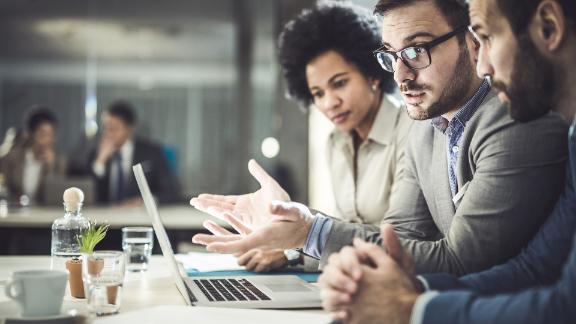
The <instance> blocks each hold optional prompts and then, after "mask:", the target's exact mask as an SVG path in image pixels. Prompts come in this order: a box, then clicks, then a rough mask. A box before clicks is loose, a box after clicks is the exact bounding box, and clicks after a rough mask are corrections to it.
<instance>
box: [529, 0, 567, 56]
mask: <svg viewBox="0 0 576 324" xmlns="http://www.w3.org/2000/svg"><path fill="white" fill-rule="evenodd" d="M566 27H567V26H566V17H565V15H564V10H562V6H560V4H559V3H558V2H557V1H553V0H545V1H542V2H541V3H540V5H538V8H537V9H536V13H535V14H534V17H533V18H532V21H531V22H530V28H529V30H530V36H531V37H532V41H533V42H534V45H535V46H536V47H537V48H538V49H539V50H541V51H542V53H551V52H555V51H556V50H558V48H560V46H561V45H562V42H563V41H564V39H565V38H566Z"/></svg>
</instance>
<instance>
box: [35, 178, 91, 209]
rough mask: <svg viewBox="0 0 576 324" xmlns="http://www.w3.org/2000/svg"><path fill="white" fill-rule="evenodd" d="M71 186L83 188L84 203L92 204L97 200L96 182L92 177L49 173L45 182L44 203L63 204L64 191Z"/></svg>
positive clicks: (50, 204)
mask: <svg viewBox="0 0 576 324" xmlns="http://www.w3.org/2000/svg"><path fill="white" fill-rule="evenodd" d="M70 187H77V188H80V189H82V192H83V193H84V205H85V206H86V205H92V204H94V202H95V200H96V199H95V198H96V197H95V196H96V194H95V184H94V180H93V179H92V178H91V177H73V178H68V177H63V176H59V175H48V176H47V177H46V180H45V183H44V204H46V205H49V206H62V193H63V192H64V190H66V189H68V188H70Z"/></svg>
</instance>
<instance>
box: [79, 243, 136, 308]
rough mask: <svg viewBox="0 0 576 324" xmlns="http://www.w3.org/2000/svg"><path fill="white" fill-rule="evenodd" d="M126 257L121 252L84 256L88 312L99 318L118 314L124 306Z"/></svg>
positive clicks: (96, 253) (83, 274) (97, 252)
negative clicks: (123, 285) (122, 305)
mask: <svg viewBox="0 0 576 324" xmlns="http://www.w3.org/2000/svg"><path fill="white" fill-rule="evenodd" d="M125 259H126V258H125V256H124V253H122V252H120V251H96V252H93V253H85V254H83V255H82V279H83V281H84V287H85V289H86V290H87V291H86V298H87V303H88V310H89V311H91V312H92V313H95V314H96V315H98V316H101V315H108V314H114V313H117V312H118V311H119V310H120V306H121V304H122V283H123V282H124V273H125V269H126V268H125Z"/></svg>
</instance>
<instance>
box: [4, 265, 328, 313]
mask: <svg viewBox="0 0 576 324" xmlns="http://www.w3.org/2000/svg"><path fill="white" fill-rule="evenodd" d="M49 267H50V257H48V256H9V257H0V318H1V317H7V316H9V315H12V314H17V312H18V309H17V306H16V304H15V303H14V302H13V301H11V300H10V299H8V298H7V297H6V296H5V295H4V286H5V283H6V281H7V280H8V278H9V277H10V274H11V273H12V272H13V271H17V270H33V269H48V268H49ZM160 305H182V306H183V305H185V302H184V299H183V297H182V296H181V295H180V293H179V292H178V290H177V289H176V286H175V285H174V281H173V280H172V276H171V273H170V270H169V268H168V267H167V265H166V262H164V260H163V257H162V256H152V258H151V261H150V267H149V270H148V271H147V272H142V273H127V274H126V278H125V281H124V297H123V299H122V307H121V309H120V313H121V314H128V313H130V312H135V311H138V310H142V309H149V308H150V307H153V306H160ZM63 309H64V311H67V310H70V309H77V310H79V311H80V312H85V309H86V302H85V300H83V299H82V300H79V299H74V298H72V297H65V299H64V306H63ZM290 312H292V313H298V314H301V313H303V314H314V315H318V314H324V312H323V311H322V310H294V311H290ZM262 314H263V315H264V317H263V318H262V321H261V323H268V322H270V321H272V319H271V318H270V317H269V316H270V314H274V313H273V312H270V311H269V312H263V313H262ZM110 318H111V317H105V318H104V319H105V320H106V321H107V322H110V320H109V319H110ZM112 318H113V316H112ZM316 318H318V317H316ZM321 318H322V319H327V317H326V316H324V315H322V316H321ZM232 322H233V321H232ZM259 322H260V321H259ZM304 322H305V321H304ZM304 322H302V321H299V323H298V324H304ZM324 322H325V321H324Z"/></svg>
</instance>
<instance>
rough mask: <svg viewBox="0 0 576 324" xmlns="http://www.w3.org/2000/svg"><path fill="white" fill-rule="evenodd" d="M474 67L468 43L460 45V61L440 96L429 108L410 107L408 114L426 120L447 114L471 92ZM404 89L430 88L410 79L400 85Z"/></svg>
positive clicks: (421, 89)
mask: <svg viewBox="0 0 576 324" xmlns="http://www.w3.org/2000/svg"><path fill="white" fill-rule="evenodd" d="M474 75H475V74H474V67H473V66H472V63H471V62H470V52H469V51H468V47H467V46H466V45H461V46H460V54H459V55H458V61H457V62H456V66H455V67H454V72H453V73H452V77H451V78H450V80H449V81H448V84H447V86H445V87H444V89H443V90H442V94H441V95H440V98H438V100H437V101H436V102H434V103H432V104H431V105H430V106H429V107H428V108H427V109H424V108H419V109H418V108H408V116H410V118H412V119H414V120H425V119H431V118H434V117H438V116H440V115H442V114H445V113H447V112H449V111H451V110H453V109H454V108H456V106H457V105H458V104H462V103H463V101H464V100H465V96H466V95H467V94H468V93H469V89H470V85H471V84H472V80H473V78H474ZM400 89H401V90H402V91H410V90H412V91H423V90H427V89H430V87H428V86H426V85H420V84H417V83H416V82H414V81H412V80H409V81H407V82H405V83H402V84H401V85H400Z"/></svg>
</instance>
